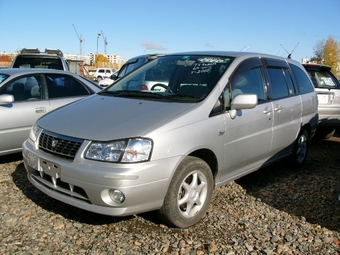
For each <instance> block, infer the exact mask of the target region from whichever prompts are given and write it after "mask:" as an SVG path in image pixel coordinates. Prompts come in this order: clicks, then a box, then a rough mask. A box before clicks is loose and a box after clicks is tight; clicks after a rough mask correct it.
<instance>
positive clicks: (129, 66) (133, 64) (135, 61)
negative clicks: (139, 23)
mask: <svg viewBox="0 0 340 255" xmlns="http://www.w3.org/2000/svg"><path fill="white" fill-rule="evenodd" d="M159 56H164V54H146V55H140V56H137V57H133V58H131V59H129V60H128V61H126V62H125V64H124V65H123V66H122V67H121V68H120V69H119V70H118V72H115V73H114V74H113V75H111V76H110V77H109V78H106V79H104V80H105V81H104V80H103V81H101V82H99V85H101V86H103V87H107V86H109V85H111V84H113V82H114V81H115V80H117V79H119V78H121V77H123V76H124V75H126V74H128V73H130V72H132V71H133V70H135V69H137V68H138V67H140V66H142V65H144V64H145V63H147V62H149V61H151V60H154V59H156V58H158V57H159ZM146 89H147V88H146Z"/></svg>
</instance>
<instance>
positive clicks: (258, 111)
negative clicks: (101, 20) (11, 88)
mask: <svg viewBox="0 0 340 255" xmlns="http://www.w3.org/2000/svg"><path fill="white" fill-rule="evenodd" d="M153 69H158V70H162V71H163V72H164V77H165V76H166V77H167V80H166V81H165V80H164V77H163V78H162V79H163V80H162V82H165V83H166V84H167V86H166V90H165V91H160V90H159V89H157V86H155V85H157V84H155V85H154V88H153V89H150V90H136V88H139V87H140V85H141V84H143V83H144V78H145V76H146V73H147V72H150V70H153ZM163 85H164V84H163V83H161V85H160V87H162V86H163ZM99 109H105V111H100V110H99ZM84 112H86V114H82V113H84ZM317 123H318V112H317V95H316V92H315V90H314V87H313V85H312V83H311V80H310V79H309V77H308V74H307V72H306V70H305V69H304V68H303V66H302V65H301V64H300V63H298V62H296V61H294V60H291V59H284V58H280V57H277V56H270V55H264V54H256V53H246V52H185V53H177V54H170V55H165V56H160V57H159V58H157V59H156V60H154V61H150V62H149V63H146V64H145V65H143V66H141V67H140V68H138V69H136V70H134V71H133V72H131V73H129V74H127V75H125V76H123V77H122V78H120V79H119V80H118V81H116V82H115V83H114V84H113V85H112V86H110V87H108V88H106V89H104V90H102V91H101V92H99V93H97V94H95V95H93V96H91V97H89V98H87V99H84V100H81V101H78V102H75V103H74V104H72V105H69V106H66V107H63V108H61V109H58V110H56V111H53V112H51V113H49V114H47V115H45V116H43V117H42V118H40V119H39V120H38V121H37V122H36V124H35V125H34V126H33V127H32V129H31V132H30V136H29V139H27V140H26V141H25V143H24V144H23V158H24V164H25V167H26V170H27V172H28V179H29V181H30V182H31V183H32V184H33V185H34V186H35V187H37V188H38V189H40V190H41V191H42V192H44V193H46V194H47V195H49V196H51V197H53V198H55V199H57V200H60V201H63V202H65V203H67V204H70V205H73V206H76V207H79V208H82V209H85V210H88V211H92V212H96V213H100V214H106V215H113V216H124V215H133V214H138V213H142V212H145V211H150V210H158V212H159V214H160V216H161V217H162V219H164V220H165V221H166V222H167V223H169V224H171V225H174V226H176V227H188V226H190V225H192V224H195V223H196V222H197V221H199V220H200V219H201V218H202V217H203V216H204V215H205V212H206V210H207V208H208V206H209V203H210V200H211V197H212V193H213V189H214V188H215V187H218V186H221V185H225V184H226V183H228V182H230V181H231V180H235V179H237V178H240V177H242V176H244V175H246V174H249V173H251V172H253V171H256V170H257V169H259V168H261V167H263V166H266V165H268V164H270V163H273V162H275V161H278V160H281V159H283V158H288V159H289V160H290V162H291V163H292V164H293V165H296V166H301V165H303V164H304V162H305V161H306V158H307V152H308V144H309V141H310V139H311V138H312V137H313V135H314V133H315V130H316V127H317Z"/></svg>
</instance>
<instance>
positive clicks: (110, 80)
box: [98, 70, 119, 88]
mask: <svg viewBox="0 0 340 255" xmlns="http://www.w3.org/2000/svg"><path fill="white" fill-rule="evenodd" d="M118 72H119V70H117V71H115V72H114V73H113V74H111V75H110V77H107V78H104V79H103V80H101V81H99V82H98V84H99V85H100V86H102V87H104V88H105V87H107V86H109V85H111V84H112V83H113V82H114V81H115V80H116V79H117V75H118Z"/></svg>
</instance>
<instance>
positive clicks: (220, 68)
mask: <svg viewBox="0 0 340 255" xmlns="http://www.w3.org/2000/svg"><path fill="white" fill-rule="evenodd" d="M233 60H234V58H233V57H227V56H210V55H171V56H170V55H167V56H163V57H160V58H158V59H156V60H154V61H151V62H149V63H147V64H145V65H144V66H142V67H141V68H139V69H137V70H135V71H133V72H132V73H130V74H129V75H127V76H125V77H123V78H122V79H121V80H118V81H117V82H116V83H114V84H113V85H112V86H111V87H109V88H107V89H105V90H104V91H103V92H101V94H107V95H113V96H119V97H138V98H141V97H143V98H148V99H157V100H160V99H165V100H172V101H181V102H198V101H201V100H203V99H204V98H205V97H206V96H207V95H208V94H209V93H210V91H211V90H212V89H213V88H214V87H215V85H216V84H217V82H218V80H219V79H220V78H221V76H222V75H223V73H224V72H225V71H226V70H227V68H228V67H229V65H230V64H231V62H232V61H233Z"/></svg>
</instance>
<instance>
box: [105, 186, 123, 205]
mask: <svg viewBox="0 0 340 255" xmlns="http://www.w3.org/2000/svg"><path fill="white" fill-rule="evenodd" d="M109 196H110V198H111V199H112V201H113V202H115V203H117V204H122V203H123V202H124V201H125V196H124V194H123V193H122V192H121V191H120V190H117V189H110V190H109Z"/></svg>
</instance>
